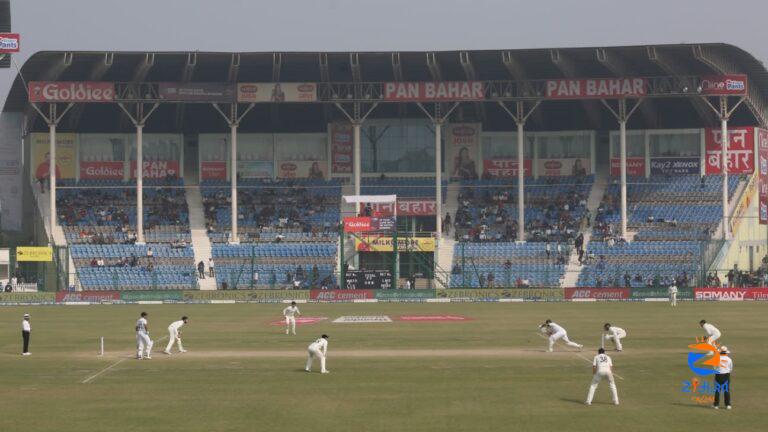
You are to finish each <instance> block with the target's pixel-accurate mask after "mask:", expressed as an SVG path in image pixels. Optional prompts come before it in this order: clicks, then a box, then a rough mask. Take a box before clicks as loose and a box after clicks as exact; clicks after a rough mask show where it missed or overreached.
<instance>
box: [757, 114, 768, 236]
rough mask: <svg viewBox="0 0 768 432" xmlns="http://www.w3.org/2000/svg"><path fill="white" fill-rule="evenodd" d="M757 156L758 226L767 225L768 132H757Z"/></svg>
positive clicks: (763, 130)
mask: <svg viewBox="0 0 768 432" xmlns="http://www.w3.org/2000/svg"><path fill="white" fill-rule="evenodd" d="M757 154H758V169H759V170H760V171H759V178H758V190H759V192H758V194H759V197H760V199H759V201H760V209H759V215H760V224H762V225H767V224H768V130H766V129H758V130H757Z"/></svg>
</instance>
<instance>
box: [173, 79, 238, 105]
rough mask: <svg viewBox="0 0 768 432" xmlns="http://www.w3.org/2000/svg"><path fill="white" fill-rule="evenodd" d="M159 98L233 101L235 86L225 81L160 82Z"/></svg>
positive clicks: (190, 100) (193, 100) (189, 100)
mask: <svg viewBox="0 0 768 432" xmlns="http://www.w3.org/2000/svg"><path fill="white" fill-rule="evenodd" d="M158 92H159V95H160V99H163V100H167V101H180V102H234V101H235V86H234V84H227V83H160V84H159V85H158Z"/></svg>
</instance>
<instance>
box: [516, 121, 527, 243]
mask: <svg viewBox="0 0 768 432" xmlns="http://www.w3.org/2000/svg"><path fill="white" fill-rule="evenodd" d="M518 116H519V113H518ZM524 133H525V123H524V122H521V121H518V122H517V241H518V242H524V241H525V137H524V135H523V134H524Z"/></svg>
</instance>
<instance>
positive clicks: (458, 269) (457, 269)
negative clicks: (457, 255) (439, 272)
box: [451, 263, 461, 275]
mask: <svg viewBox="0 0 768 432" xmlns="http://www.w3.org/2000/svg"><path fill="white" fill-rule="evenodd" d="M451 274H455V275H460V274H461V266H460V265H459V264H458V263H457V264H454V265H453V269H452V270H451Z"/></svg>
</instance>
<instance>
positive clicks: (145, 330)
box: [136, 312, 154, 360]
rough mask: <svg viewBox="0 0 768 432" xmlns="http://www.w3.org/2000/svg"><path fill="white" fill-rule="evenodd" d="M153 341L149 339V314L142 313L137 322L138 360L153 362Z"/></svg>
mask: <svg viewBox="0 0 768 432" xmlns="http://www.w3.org/2000/svg"><path fill="white" fill-rule="evenodd" d="M153 344H154V342H152V339H150V338H149V323H147V313H146V312H142V313H141V317H140V318H139V319H138V320H137V321H136V350H137V351H136V360H141V359H142V358H145V359H148V360H152V356H151V353H152V345H153Z"/></svg>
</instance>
